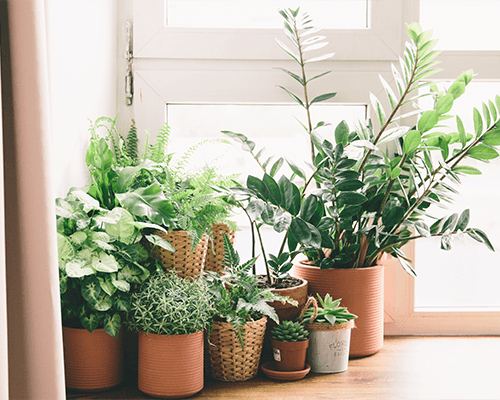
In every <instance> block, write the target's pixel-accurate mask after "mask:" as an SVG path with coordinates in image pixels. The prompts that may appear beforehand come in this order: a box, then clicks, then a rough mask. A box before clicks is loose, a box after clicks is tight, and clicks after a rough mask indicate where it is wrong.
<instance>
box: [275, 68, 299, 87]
mask: <svg viewBox="0 0 500 400" xmlns="http://www.w3.org/2000/svg"><path fill="white" fill-rule="evenodd" d="M276 69H279V70H280V71H283V72H285V73H286V74H288V75H290V76H291V77H292V78H293V79H295V80H296V81H297V82H299V83H300V84H301V85H304V81H303V80H302V78H301V77H300V76H298V75H297V74H294V73H293V72H291V71H288V70H287V69H285V68H276Z"/></svg>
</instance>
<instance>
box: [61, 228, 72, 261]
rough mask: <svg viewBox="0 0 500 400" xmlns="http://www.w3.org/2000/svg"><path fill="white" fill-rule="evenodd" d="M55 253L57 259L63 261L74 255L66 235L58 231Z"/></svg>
mask: <svg viewBox="0 0 500 400" xmlns="http://www.w3.org/2000/svg"><path fill="white" fill-rule="evenodd" d="M57 253H58V255H59V260H63V261H68V260H71V259H72V258H74V257H75V249H74V248H73V245H72V244H71V242H70V241H69V239H68V238H67V237H66V236H64V235H61V234H60V233H58V234H57Z"/></svg>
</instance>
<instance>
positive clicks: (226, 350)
mask: <svg viewBox="0 0 500 400" xmlns="http://www.w3.org/2000/svg"><path fill="white" fill-rule="evenodd" d="M266 322H267V317H262V318H261V319H259V320H257V321H252V322H247V323H246V324H245V328H244V329H245V341H244V347H241V344H240V342H239V341H238V339H237V337H236V333H235V331H234V328H233V325H232V324H230V323H227V322H219V321H214V324H213V328H212V331H211V333H210V344H208V346H209V347H208V349H209V354H210V370H211V373H212V376H213V377H214V378H215V379H218V380H221V381H232V382H235V381H246V380H248V379H251V378H254V377H255V376H256V375H257V372H258V371H259V362H260V357H261V354H262V344H263V342H264V333H265V331H266Z"/></svg>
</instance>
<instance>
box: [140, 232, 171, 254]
mask: <svg viewBox="0 0 500 400" xmlns="http://www.w3.org/2000/svg"><path fill="white" fill-rule="evenodd" d="M144 237H145V238H146V240H147V241H148V242H150V243H152V244H153V245H155V246H159V247H161V248H162V249H165V250H167V251H171V252H172V253H175V248H174V246H172V244H171V243H170V242H169V241H168V240H166V239H164V238H162V237H161V236H159V235H155V234H151V235H144Z"/></svg>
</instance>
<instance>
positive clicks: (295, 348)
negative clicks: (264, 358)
mask: <svg viewBox="0 0 500 400" xmlns="http://www.w3.org/2000/svg"><path fill="white" fill-rule="evenodd" d="M309 340H310V339H307V340H302V341H300V342H282V341H281V340H274V339H271V346H272V347H273V356H274V365H276V369H277V370H278V371H302V370H303V369H304V366H305V364H306V353H307V348H308V347H309Z"/></svg>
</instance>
